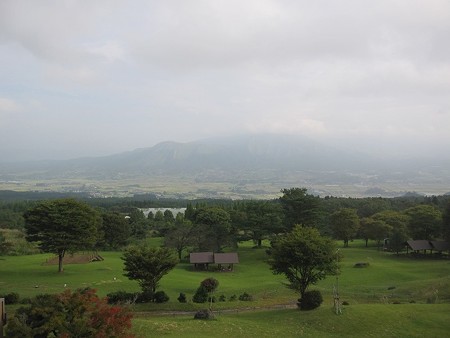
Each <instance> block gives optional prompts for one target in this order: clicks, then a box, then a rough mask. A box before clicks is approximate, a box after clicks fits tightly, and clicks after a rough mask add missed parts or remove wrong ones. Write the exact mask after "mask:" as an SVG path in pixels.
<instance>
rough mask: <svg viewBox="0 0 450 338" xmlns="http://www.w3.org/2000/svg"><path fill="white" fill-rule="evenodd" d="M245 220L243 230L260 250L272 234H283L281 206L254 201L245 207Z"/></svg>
mask: <svg viewBox="0 0 450 338" xmlns="http://www.w3.org/2000/svg"><path fill="white" fill-rule="evenodd" d="M244 213H245V218H244V219H243V222H242V224H241V229H242V230H244V232H245V233H246V234H247V235H248V238H250V239H252V240H253V242H254V243H255V244H256V245H257V247H258V248H260V247H261V245H262V241H263V240H264V239H267V238H269V236H270V235H272V234H277V233H280V232H282V231H283V230H284V229H283V226H282V211H281V208H280V204H278V203H272V202H268V201H252V202H248V203H246V205H245V212H244Z"/></svg>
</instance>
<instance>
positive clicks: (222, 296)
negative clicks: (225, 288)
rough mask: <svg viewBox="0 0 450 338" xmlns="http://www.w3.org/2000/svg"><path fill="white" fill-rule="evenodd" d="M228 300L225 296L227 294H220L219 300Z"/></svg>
mask: <svg viewBox="0 0 450 338" xmlns="http://www.w3.org/2000/svg"><path fill="white" fill-rule="evenodd" d="M226 301H227V297H225V295H220V297H219V302H226Z"/></svg>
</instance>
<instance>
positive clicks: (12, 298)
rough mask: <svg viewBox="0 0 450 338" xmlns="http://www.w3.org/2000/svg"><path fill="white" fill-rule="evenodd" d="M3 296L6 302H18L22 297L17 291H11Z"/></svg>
mask: <svg viewBox="0 0 450 338" xmlns="http://www.w3.org/2000/svg"><path fill="white" fill-rule="evenodd" d="M1 298H5V304H17V303H18V302H19V298H20V297H19V294H18V293H17V292H11V293H7V294H6V295H3V296H1Z"/></svg>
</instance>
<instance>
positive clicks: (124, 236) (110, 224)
mask: <svg viewBox="0 0 450 338" xmlns="http://www.w3.org/2000/svg"><path fill="white" fill-rule="evenodd" d="M102 220H103V222H102V228H101V229H102V234H103V243H101V244H103V245H104V246H105V247H107V248H110V249H119V248H120V247H123V246H125V245H127V243H128V240H129V238H130V237H131V230H132V229H131V225H130V224H129V222H128V221H127V219H125V217H124V216H123V215H122V214H119V213H117V212H105V213H103V214H102Z"/></svg>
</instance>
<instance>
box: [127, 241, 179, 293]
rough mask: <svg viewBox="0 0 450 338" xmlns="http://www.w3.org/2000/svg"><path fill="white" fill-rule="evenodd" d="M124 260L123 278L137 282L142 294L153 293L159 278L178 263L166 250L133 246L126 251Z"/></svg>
mask: <svg viewBox="0 0 450 338" xmlns="http://www.w3.org/2000/svg"><path fill="white" fill-rule="evenodd" d="M122 259H123V260H124V265H125V267H124V271H125V273H124V276H126V277H128V278H129V279H131V280H137V281H138V283H139V286H140V287H141V289H142V291H143V292H150V293H152V294H154V293H155V291H156V288H157V287H158V285H159V281H160V280H161V278H162V277H163V276H164V275H166V274H167V273H169V272H170V270H172V269H173V268H174V267H175V266H176V265H177V263H178V259H177V258H176V257H174V255H173V254H172V251H171V250H170V249H168V248H155V247H149V246H139V247H137V246H135V247H131V248H129V249H127V250H126V251H125V252H124V254H123V256H122Z"/></svg>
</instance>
